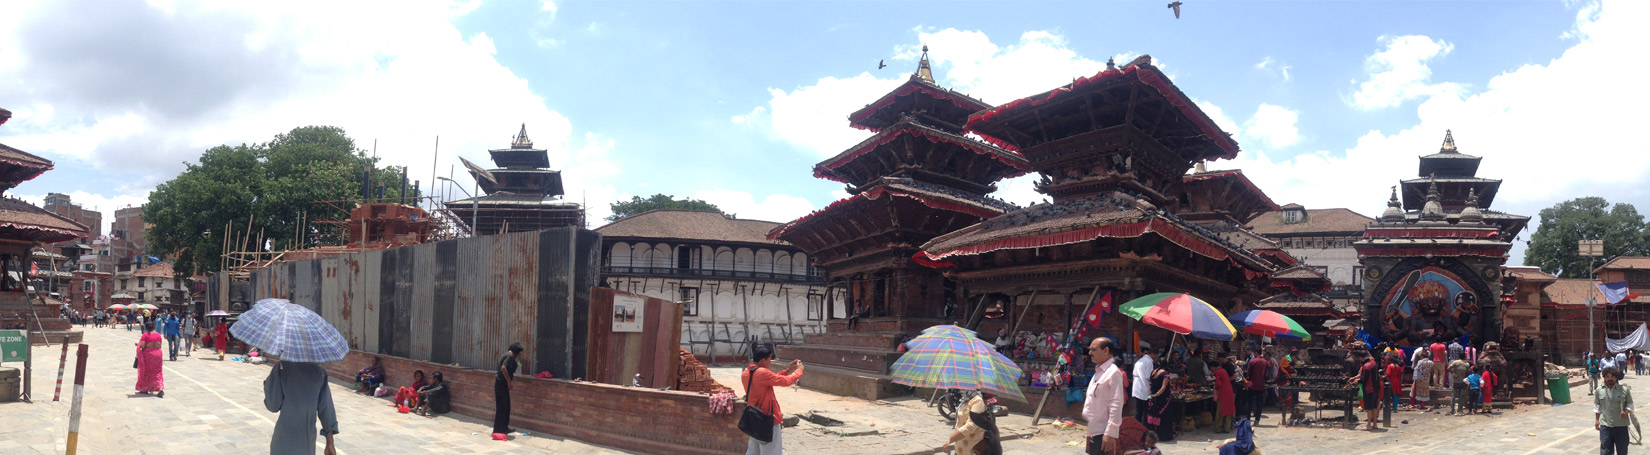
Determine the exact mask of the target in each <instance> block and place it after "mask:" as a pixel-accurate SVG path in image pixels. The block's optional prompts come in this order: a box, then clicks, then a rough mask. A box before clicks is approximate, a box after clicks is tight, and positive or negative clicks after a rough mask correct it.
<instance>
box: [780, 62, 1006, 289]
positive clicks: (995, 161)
mask: <svg viewBox="0 0 1650 455" xmlns="http://www.w3.org/2000/svg"><path fill="white" fill-rule="evenodd" d="M928 65H929V63H928V54H927V48H926V47H925V48H924V49H923V55H922V58H921V59H920V60H919V62H918V69H917V71H916V72H915V73H912V74H911V77H910V78H909V79H908V80H907V81H906V82H905V83H904V84H902V85H900V86H899V87H897V88H895V89H894V90H893V91H892V92H889V93H888V94H887V95H884V96H883V97H881V98H879V99H878V100H877V101H876V102H873V103H871V104H869V105H866V107H865V108H863V109H860V110H859V111H857V112H854V113H853V114H851V115H849V124H850V125H851V126H853V127H856V128H861V129H866V130H871V131H875V132H876V134H875V135H872V136H871V137H870V138H867V139H865V140H864V141H861V142H860V143H859V144H855V145H854V146H853V147H849V148H848V149H847V150H844V151H843V152H842V153H840V154H838V155H837V156H834V157H831V158H828V159H826V160H824V161H821V162H820V163H819V164H817V165H815V166H814V176H815V177H818V178H823V179H828V180H834V181H838V182H842V183H844V184H847V185H848V188H847V191H848V193H849V196H848V197H847V198H844V199H842V200H838V201H836V202H834V203H832V204H831V205H829V206H826V207H825V208H823V209H820V210H819V211H816V212H814V213H811V214H808V215H807V216H804V217H802V218H799V219H797V220H795V221H792V222H790V223H786V224H785V225H782V226H779V227H776V228H774V229H773V230H772V231H770V232H769V233H768V238H771V239H782V240H784V241H786V242H790V243H791V244H794V245H796V246H797V247H799V248H801V249H802V250H803V251H807V252H808V253H809V254H811V255H813V256H814V257H815V258H817V259H818V260H819V261H820V262H821V265H822V266H823V267H824V268H825V269H826V273H827V275H828V276H842V275H843V274H848V273H855V272H862V271H867V270H874V269H878V268H881V267H887V266H893V265H902V264H909V263H910V257H911V254H912V253H913V252H915V249H916V247H917V246H918V245H921V244H922V243H923V242H925V241H928V240H929V239H931V238H933V237H934V236H936V235H940V234H943V233H946V232H951V231H953V230H956V229H959V228H962V227H964V226H968V225H970V224H974V223H977V222H979V221H980V220H982V219H987V218H991V217H995V216H997V215H999V214H1002V213H1003V212H1005V211H1008V210H1012V209H1014V208H1016V206H1014V205H1013V204H1009V203H1007V202H1003V201H1000V200H997V199H994V198H991V197H989V196H986V194H988V193H991V192H992V191H995V190H996V186H995V185H994V184H995V183H996V182H997V181H998V180H1002V179H1004V178H1009V177H1014V176H1018V175H1022V174H1025V173H1026V172H1029V171H1030V170H1031V168H1030V166H1029V165H1028V163H1026V161H1025V158H1023V157H1021V156H1020V155H1019V154H1017V153H1014V152H1011V151H1008V150H1003V149H1002V148H1000V147H997V146H995V145H991V144H987V143H983V142H980V141H977V140H974V139H970V138H968V137H964V136H963V131H962V124H963V123H964V121H965V120H966V119H967V118H968V115H969V114H972V113H974V112H975V111H978V110H980V109H984V108H987V107H990V106H989V105H987V104H985V103H984V102H982V101H979V100H976V99H974V98H970V97H968V96H966V95H962V94H960V93H956V92H953V91H951V90H947V89H945V88H942V87H939V86H937V85H935V84H934V79H933V76H932V72H931V70H930V69H929V66H928Z"/></svg>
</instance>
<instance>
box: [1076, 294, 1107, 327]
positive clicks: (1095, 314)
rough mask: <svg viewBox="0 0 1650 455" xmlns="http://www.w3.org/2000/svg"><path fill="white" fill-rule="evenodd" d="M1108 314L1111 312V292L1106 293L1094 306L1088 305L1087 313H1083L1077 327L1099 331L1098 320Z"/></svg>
mask: <svg viewBox="0 0 1650 455" xmlns="http://www.w3.org/2000/svg"><path fill="white" fill-rule="evenodd" d="M1110 312H1111V291H1106V295H1105V296H1104V297H1101V298H1100V301H1099V302H1096V303H1095V304H1094V305H1089V311H1088V312H1086V313H1083V317H1082V320H1081V321H1080V323H1079V324H1078V325H1079V326H1080V327H1082V328H1092V329H1095V330H1100V319H1101V317H1102V316H1105V315H1106V313H1110Z"/></svg>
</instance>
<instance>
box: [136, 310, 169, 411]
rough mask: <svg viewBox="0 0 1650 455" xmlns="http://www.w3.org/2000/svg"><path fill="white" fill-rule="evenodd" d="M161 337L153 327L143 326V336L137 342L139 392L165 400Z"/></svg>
mask: <svg viewBox="0 0 1650 455" xmlns="http://www.w3.org/2000/svg"><path fill="white" fill-rule="evenodd" d="M160 347H161V337H160V334H158V333H155V327H154V326H152V325H144V326H143V336H141V337H139V338H138V342H137V370H138V375H137V392H138V393H144V394H147V393H149V392H155V393H156V396H158V397H161V398H165V397H166V391H165V390H163V389H165V388H166V381H165V378H163V377H161V368H160V363H161V355H160Z"/></svg>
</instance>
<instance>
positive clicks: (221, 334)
mask: <svg viewBox="0 0 1650 455" xmlns="http://www.w3.org/2000/svg"><path fill="white" fill-rule="evenodd" d="M328 327H331V326H328ZM334 330H336V329H334ZM212 343H213V344H214V345H215V346H214V347H216V348H218V360H220V361H221V360H223V352H224V351H228V350H229V324H228V323H227V322H225V319H224V318H219V319H218V326H217V327H214V328H212Z"/></svg>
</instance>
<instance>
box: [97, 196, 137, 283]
mask: <svg viewBox="0 0 1650 455" xmlns="http://www.w3.org/2000/svg"><path fill="white" fill-rule="evenodd" d="M146 232H148V225H147V224H145V223H144V222H143V207H126V208H123V209H119V210H115V221H114V222H113V223H111V224H110V226H109V237H108V244H107V245H108V246H107V250H108V253H107V254H103V252H102V251H103V249H100V248H98V247H96V246H94V247H93V250H94V251H95V252H97V253H98V258H97V271H99V272H116V274H118V271H117V270H116V268H117V267H118V266H120V265H121V264H139V263H142V262H144V261H143V259H145V257H146V256H148V255H149V243H148V241H147V240H145V239H144V234H145V233H146ZM134 268H136V266H133V267H128V270H127V271H128V272H130V271H132V270H130V269H134Z"/></svg>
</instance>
